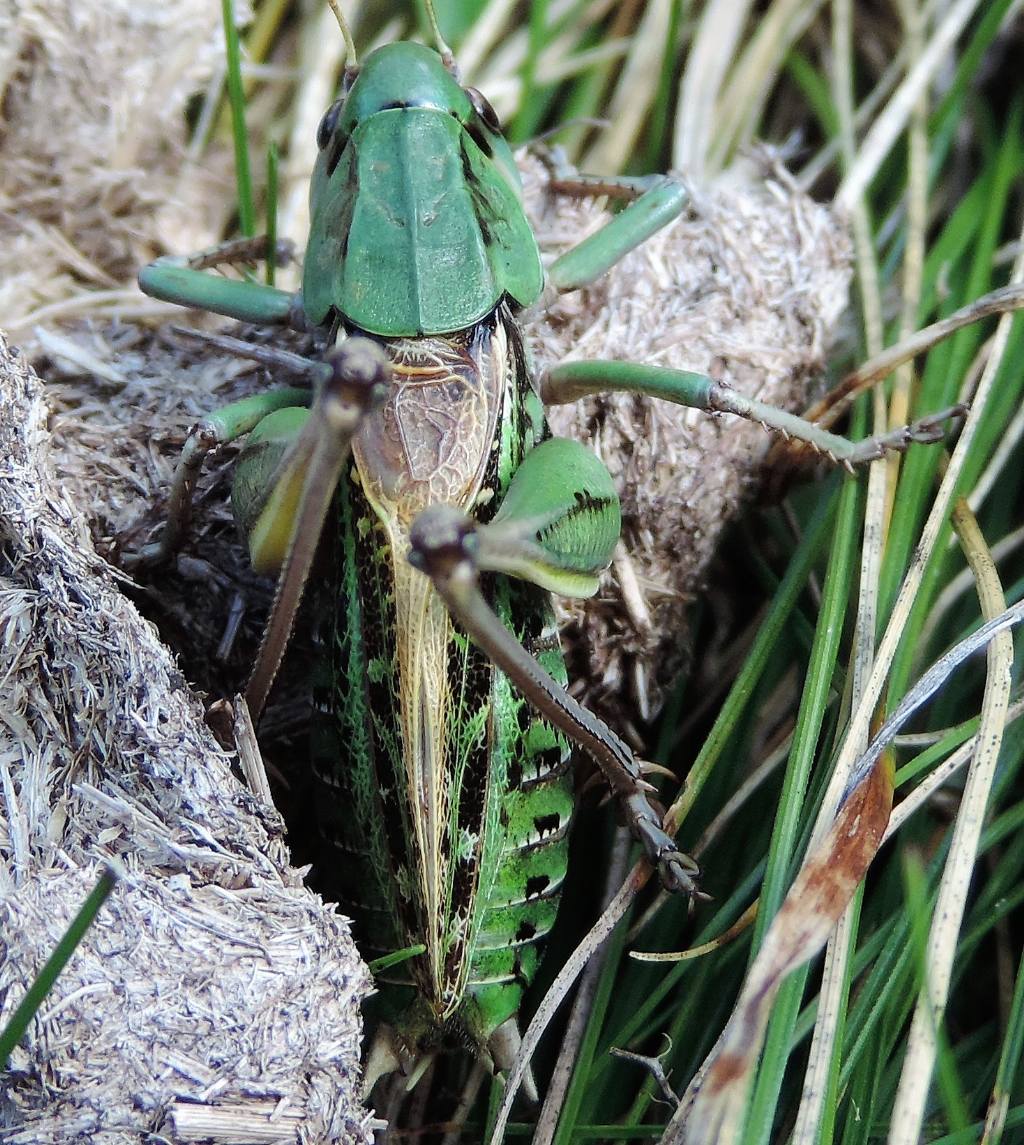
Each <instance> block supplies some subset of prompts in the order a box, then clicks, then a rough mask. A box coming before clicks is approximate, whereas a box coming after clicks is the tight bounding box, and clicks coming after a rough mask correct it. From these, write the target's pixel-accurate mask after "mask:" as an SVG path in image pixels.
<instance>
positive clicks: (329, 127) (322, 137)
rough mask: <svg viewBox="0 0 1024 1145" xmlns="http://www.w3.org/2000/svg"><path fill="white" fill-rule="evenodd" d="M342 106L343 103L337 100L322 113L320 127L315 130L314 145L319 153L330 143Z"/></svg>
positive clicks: (341, 100)
mask: <svg viewBox="0 0 1024 1145" xmlns="http://www.w3.org/2000/svg"><path fill="white" fill-rule="evenodd" d="M344 106H345V101H344V100H343V99H337V100H335V101H334V103H332V104H331V106H330V107H329V108H328V109H327V110H326V111H325V112H324V117H323V119H321V120H320V126H319V127H318V128H317V129H316V145H317V147H318V148H319V149H320V150H321V151H323V149H324V148H325V147H326V146H327V144H328V143H329V142H330V139H331V136H332V135H333V134H334V129H335V128H336V127H337V126H338V116H340V115H341V109H342V108H343V107H344Z"/></svg>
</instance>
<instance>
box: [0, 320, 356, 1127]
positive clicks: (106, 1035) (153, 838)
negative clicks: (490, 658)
mask: <svg viewBox="0 0 1024 1145" xmlns="http://www.w3.org/2000/svg"><path fill="white" fill-rule="evenodd" d="M0 368H2V376H0V382H2V384H0V459H2V460H0V530H2V533H0V542H2V546H3V547H2V550H0V586H2V587H0V593H2V596H0V631H2V641H0V649H2V652H0V917H2V923H0V1003H2V1004H0V1022H2V1021H4V1020H5V1018H6V1016H8V1015H9V1014H10V1012H11V1010H12V1009H13V1007H14V1005H16V1004H17V1002H18V1001H19V1000H20V998H21V996H22V994H23V992H24V989H25V987H26V985H27V983H28V981H29V980H30V977H31V976H32V975H33V974H34V973H35V971H37V970H38V969H39V967H40V966H41V965H42V963H43V961H44V960H45V958H46V957H47V956H48V954H49V953H50V951H51V950H52V948H53V946H54V945H55V943H56V942H57V940H58V938H59V937H60V935H61V933H62V932H63V930H64V928H65V926H66V925H67V923H68V921H69V920H70V918H71V917H72V915H73V914H74V912H75V910H76V909H77V908H78V906H79V905H80V904H81V902H82V900H83V899H84V898H85V896H86V894H87V893H88V891H89V889H90V888H91V886H92V884H93V883H94V881H95V878H96V874H97V872H98V870H99V868H100V866H101V865H102V864H103V862H104V861H105V860H106V859H107V858H109V857H115V858H116V859H117V860H119V862H120V863H121V865H122V866H123V867H124V868H125V871H126V877H125V878H124V879H123V880H122V882H121V883H120V884H119V886H118V887H117V889H115V891H114V894H113V895H112V897H111V899H110V900H109V901H108V903H107V905H106V906H105V908H104V909H103V912H102V913H101V915H100V918H99V920H98V922H97V924H96V925H95V926H94V928H93V929H92V930H91V931H90V932H89V934H88V935H87V936H86V939H85V941H84V942H83V944H82V946H81V947H80V948H79V950H78V951H77V952H76V954H75V956H74V957H73V959H72V961H71V963H70V964H69V966H68V968H67V970H66V971H65V973H64V974H63V975H62V977H61V978H60V979H59V981H58V983H57V986H56V988H55V991H54V992H53V993H52V994H51V996H50V998H49V999H48V1000H47V1003H46V1004H45V1006H44V1009H43V1011H42V1012H41V1013H40V1014H39V1015H38V1016H37V1018H36V1019H35V1020H34V1022H33V1025H32V1029H31V1034H30V1037H29V1039H27V1044H25V1045H24V1046H22V1047H19V1049H18V1051H17V1053H16V1055H15V1057H14V1060H13V1061H12V1068H11V1070H10V1072H9V1073H8V1074H7V1075H6V1077H5V1081H4V1086H3V1089H2V1100H0V1139H2V1140H3V1141H4V1142H5V1143H10V1145H29V1143H32V1145H35V1143H37V1142H42V1141H47V1142H54V1143H59V1142H71V1141H81V1140H83V1139H88V1140H90V1141H93V1142H97V1143H102V1145H113V1143H115V1142H116V1143H120V1142H125V1143H128V1142H137V1141H138V1140H140V1139H141V1138H143V1137H144V1136H145V1135H147V1134H149V1133H156V1132H160V1133H162V1134H163V1135H164V1136H165V1138H166V1139H168V1140H172V1141H181V1142H185V1141H198V1140H203V1141H224V1142H228V1141H279V1140H294V1141H298V1140H317V1141H319V1140H325V1141H330V1140H343V1141H357V1140H367V1139H368V1129H367V1121H368V1115H367V1114H366V1112H365V1111H364V1110H363V1109H362V1108H361V1107H360V1105H359V1103H358V1099H357V1093H358V1081H359V1066H358V1056H359V1036H360V1024H359V1017H358V1000H359V998H360V997H361V996H362V995H363V994H364V993H365V992H366V990H367V989H368V987H369V979H368V975H367V973H366V970H365V967H364V966H363V964H362V962H361V961H360V959H359V957H358V955H357V953H356V952H355V949H354V947H353V945H352V943H351V940H350V939H349V937H348V933H347V927H346V925H345V923H344V920H342V919H340V918H339V917H338V916H337V915H335V914H334V913H333V911H332V910H331V909H330V908H329V907H328V906H325V905H324V904H323V903H322V902H321V901H320V900H319V899H318V898H317V897H316V896H315V895H313V894H312V893H311V892H310V891H308V890H307V889H306V888H305V887H304V886H303V885H302V880H301V877H300V873H299V872H297V871H295V870H294V869H292V868H291V867H290V866H289V865H288V858H287V856H288V852H287V848H286V846H285V843H284V839H283V831H282V823H281V820H280V817H279V816H278V814H277V812H276V811H274V809H273V808H271V807H269V806H268V805H266V804H265V803H262V802H260V801H259V800H258V799H257V798H256V797H255V796H254V795H252V794H251V793H250V792H249V791H247V790H246V788H245V787H244V786H243V785H242V784H241V783H240V782H239V781H238V780H237V779H236V778H235V776H234V774H233V773H232V770H231V766H230V760H229V758H228V757H227V756H226V755H225V754H224V753H223V752H222V751H220V750H219V748H218V747H217V745H216V743H215V742H214V740H213V738H212V736H211V735H210V733H209V731H208V729H207V728H206V726H205V724H204V722H203V711H202V707H201V705H199V704H198V703H197V701H196V699H195V697H194V696H193V694H192V693H191V691H190V690H189V688H188V687H187V685H186V683H185V680H184V678H183V677H182V675H181V673H180V671H179V670H178V668H177V666H176V664H175V662H174V659H173V657H172V656H171V654H170V653H169V652H168V650H167V648H166V647H165V646H164V645H163V644H162V643H161V642H160V640H159V638H158V636H157V634H156V632H155V631H154V629H153V627H152V626H151V625H150V624H148V623H147V622H146V621H144V620H143V619H142V618H141V617H140V616H139V614H138V612H137V610H136V608H135V606H134V605H133V604H131V603H130V602H129V601H128V600H127V599H126V597H125V596H124V595H123V594H122V593H121V591H120V590H119V587H118V584H117V581H116V579H115V576H114V574H113V571H112V570H111V568H110V567H109V566H108V565H107V564H106V563H105V562H104V561H102V560H101V559H100V558H98V557H97V556H96V554H95V552H94V550H93V546H92V543H91V540H90V537H89V532H88V528H87V525H86V521H85V519H84V516H83V514H82V511H81V508H80V506H79V505H77V504H76V503H75V500H74V491H75V490H74V486H73V485H72V484H69V483H66V482H64V481H61V480H58V479H57V478H56V477H55V475H54V470H53V467H52V456H51V443H50V436H49V432H48V430H47V421H48V418H49V410H48V407H47V404H46V401H45V399H44V397H43V394H42V390H41V387H40V385H39V382H38V380H37V379H36V378H35V376H34V375H33V373H32V371H31V370H30V369H29V367H28V366H27V364H26V363H25V362H24V360H23V359H22V358H21V357H20V356H19V355H18V354H17V353H13V352H11V351H10V349H9V347H8V345H7V343H6V341H4V340H3V339H2V338H0Z"/></svg>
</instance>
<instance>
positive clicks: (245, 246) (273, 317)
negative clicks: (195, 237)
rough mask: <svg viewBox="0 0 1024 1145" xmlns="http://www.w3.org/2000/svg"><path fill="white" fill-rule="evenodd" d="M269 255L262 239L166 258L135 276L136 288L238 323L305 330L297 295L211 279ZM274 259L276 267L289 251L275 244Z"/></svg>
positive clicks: (242, 281) (220, 276)
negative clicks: (222, 270)
mask: <svg viewBox="0 0 1024 1145" xmlns="http://www.w3.org/2000/svg"><path fill="white" fill-rule="evenodd" d="M268 252H269V247H268V240H267V238H266V236H263V237H261V238H256V239H240V240H237V241H235V242H229V243H222V244H221V245H220V246H216V247H213V248H212V249H210V250H207V251H202V252H201V253H199V254H194V255H185V256H179V255H166V256H164V257H163V258H158V259H157V260H156V261H155V262H151V263H150V264H149V266H144V267H143V268H142V270H140V271H139V287H140V288H141V289H142V291H143V293H145V294H148V295H150V297H152V298H159V299H161V301H163V302H175V303H177V304H178V305H179V306H190V307H191V308H192V309H194V310H209V311H212V312H213V313H214V314H223V315H224V316H225V317H227V318H235V319H237V320H238V321H239V322H256V323H261V324H270V325H279V326H291V327H293V328H294V329H297V330H304V329H306V325H307V323H306V319H305V314H304V312H303V309H302V296H301V294H292V293H290V292H288V291H287V290H278V289H277V288H276V287H273V286H264V285H263V284H262V283H258V282H246V281H244V280H242V279H233V278H224V277H223V276H222V275H219V274H213V273H210V272H211V271H212V270H213V269H214V268H215V267H218V266H237V265H239V264H240V263H246V262H253V261H255V260H257V259H262V258H266V256H267V254H268ZM274 253H275V255H276V258H277V262H278V264H279V265H280V264H282V263H283V262H285V261H287V258H289V257H290V255H291V247H290V245H289V244H275V246H274Z"/></svg>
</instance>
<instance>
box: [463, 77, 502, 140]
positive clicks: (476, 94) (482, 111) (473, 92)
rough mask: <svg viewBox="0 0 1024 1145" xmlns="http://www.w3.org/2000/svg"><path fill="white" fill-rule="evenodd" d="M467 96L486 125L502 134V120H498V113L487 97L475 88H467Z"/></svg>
mask: <svg viewBox="0 0 1024 1145" xmlns="http://www.w3.org/2000/svg"><path fill="white" fill-rule="evenodd" d="M466 95H468V96H469V100H470V103H472V105H473V110H474V111H475V112H476V113H477V115H479V116H480V118H481V119H482V120H483V121H484V123H485V124H486V125H487V126H488V127H489V128H490V129H491V130H492V131H493V132H495V133H497V134H498V135H500V134H501V120H500V119H498V113H497V112H496V111H495V110H494V108H493V107H491V105H490V102H489V101H488V99H487V97H486V96H485V95H484V94H483V92H481V91H477V89H476V88H475V87H467V88H466Z"/></svg>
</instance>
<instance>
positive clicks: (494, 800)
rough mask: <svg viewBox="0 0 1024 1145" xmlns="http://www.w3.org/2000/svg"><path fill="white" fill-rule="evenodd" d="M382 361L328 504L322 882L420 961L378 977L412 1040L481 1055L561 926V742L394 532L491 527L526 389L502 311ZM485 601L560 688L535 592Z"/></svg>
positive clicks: (521, 426)
mask: <svg viewBox="0 0 1024 1145" xmlns="http://www.w3.org/2000/svg"><path fill="white" fill-rule="evenodd" d="M439 344H440V348H439ZM387 348H388V350H389V352H390V353H391V354H392V359H393V361H394V363H395V366H396V386H395V393H394V395H393V398H392V400H391V401H390V402H389V403H388V405H387V406H385V409H384V411H382V414H381V417H380V424H379V425H378V426H377V427H376V430H375V431H372V432H371V433H370V434H368V435H367V436H366V438H365V441H364V443H363V447H362V450H361V452H360V450H359V449H357V451H356V460H357V466H358V471H357V472H356V473H355V475H354V480H352V481H351V482H349V483H346V487H345V488H344V489H343V490H342V491H341V494H340V496H339V518H340V519H339V536H338V542H337V544H338V551H337V553H336V565H335V567H336V568H337V570H338V575H339V585H338V589H337V593H336V599H335V601H334V604H333V608H332V610H331V611H332V612H333V614H334V617H335V625H334V629H333V632H332V634H331V635H330V637H329V639H328V648H327V650H326V651H327V656H328V661H329V670H330V680H331V684H330V689H329V690H330V693H331V695H330V697H329V698H328V697H327V696H326V694H325V695H324V696H322V697H321V704H320V706H321V708H322V709H329V710H323V711H322V718H321V721H320V722H321V731H320V735H319V743H318V745H317V749H316V751H315V766H316V769H317V772H318V776H319V778H320V780H321V787H320V796H319V800H320V808H319V813H320V819H321V823H322V826H323V830H324V834H325V840H326V842H327V850H328V857H327V862H328V863H329V866H330V869H329V870H325V872H324V874H325V876H326V878H325V881H326V882H327V883H328V885H329V886H330V887H331V889H332V892H333V890H334V887H335V886H336V887H337V893H338V895H339V897H340V899H341V902H342V906H343V908H344V909H345V910H346V911H348V912H350V913H351V914H352V915H353V917H354V919H355V921H356V926H357V933H356V937H357V940H358V941H359V942H360V945H361V948H362V949H363V952H364V954H365V955H366V956H367V958H370V959H373V958H377V957H380V956H382V955H385V954H389V953H392V952H394V951H396V950H400V949H404V948H406V947H410V946H414V945H418V944H422V945H423V946H424V947H425V948H426V949H425V952H424V953H423V954H420V955H416V956H414V957H412V958H410V959H408V960H407V961H405V962H404V963H402V964H400V965H399V966H396V967H394V968H393V969H392V970H391V971H388V972H386V973H385V974H384V975H383V976H382V979H381V980H379V985H380V987H381V991H382V998H381V1002H382V1003H383V1004H384V1008H385V1009H389V1010H393V1011H394V1010H401V1009H403V1008H405V1007H406V1004H407V1003H410V1002H411V1007H410V1008H409V1011H408V1014H407V1015H406V1016H405V1017H404V1018H403V1017H400V1016H398V1015H396V1014H392V1015H391V1021H392V1022H394V1023H396V1024H401V1023H403V1022H404V1023H405V1025H406V1026H407V1028H406V1029H405V1030H404V1031H402V1032H404V1033H405V1034H406V1036H407V1037H408V1039H409V1040H410V1041H411V1042H420V1043H424V1042H429V1040H431V1038H432V1037H433V1036H436V1035H437V1034H438V1032H439V1030H440V1028H441V1027H444V1026H446V1025H448V1024H449V1023H450V1022H454V1023H455V1024H456V1025H458V1026H461V1027H462V1028H463V1029H464V1030H465V1031H466V1032H468V1033H469V1034H470V1035H471V1036H472V1037H474V1038H475V1039H476V1040H478V1041H480V1042H485V1041H486V1040H487V1038H488V1037H489V1035H490V1034H491V1033H492V1032H493V1030H494V1029H495V1028H496V1027H497V1026H499V1025H500V1024H501V1023H502V1022H503V1021H505V1019H507V1018H508V1017H510V1016H512V1015H513V1014H514V1013H515V1012H516V1010H517V1009H518V1006H519V1001H520V998H521V995H522V991H523V989H524V988H525V987H526V985H528V983H529V981H530V980H531V978H532V977H533V974H534V971H535V969H536V964H537V960H538V954H537V946H536V943H537V941H538V940H539V939H540V938H542V937H543V936H544V935H545V934H546V933H547V931H548V930H549V929H550V928H551V925H552V924H553V922H554V916H555V912H556V909H557V902H558V892H559V888H560V886H561V883H562V880H563V877H564V874H565V865H566V850H567V839H566V836H567V831H568V826H569V820H570V817H571V813H572V797H571V790H570V786H571V784H570V777H569V775H568V770H567V768H568V748H567V745H566V743H565V741H564V740H563V739H562V738H561V737H560V736H559V735H557V734H556V733H555V732H554V731H553V730H552V729H551V728H550V726H549V725H548V724H547V723H545V722H544V721H543V720H541V719H540V718H538V717H537V716H536V715H535V714H534V713H533V711H532V710H531V709H530V708H529V706H528V705H527V704H526V703H525V702H524V701H523V700H522V698H521V697H520V696H519V695H518V694H517V693H515V692H514V691H513V690H512V688H511V687H510V685H509V683H508V681H507V680H506V679H505V678H504V676H502V675H501V673H499V672H497V671H495V670H494V669H493V667H492V666H491V664H490V662H489V661H488V660H487V659H486V657H485V656H484V655H483V654H482V653H481V652H479V651H478V650H477V649H476V647H475V646H473V645H472V644H470V643H469V641H468V640H467V638H466V637H465V636H464V635H463V634H462V633H461V632H459V631H457V630H456V629H455V627H454V626H453V624H452V622H451V621H450V619H449V617H448V614H447V611H446V610H445V609H444V606H443V604H442V603H441V601H440V600H439V599H438V598H437V597H436V595H435V594H434V592H433V590H432V589H431V588H430V587H429V583H428V582H427V581H426V578H424V577H423V576H422V575H421V574H420V573H418V572H416V571H415V570H413V569H411V568H410V567H409V566H408V563H407V561H406V559H405V544H406V542H405V538H406V537H407V531H408V525H409V524H410V523H411V520H412V519H413V518H414V517H415V515H416V513H417V512H418V511H419V509H420V508H422V507H424V506H425V504H428V503H431V502H432V501H436V500H444V501H448V502H450V503H454V504H460V505H461V506H462V507H463V508H466V509H470V510H474V507H475V515H477V516H478V517H479V518H481V519H486V518H489V517H490V516H492V515H493V513H494V511H495V509H496V508H497V506H498V504H500V500H501V496H502V494H503V492H504V489H505V488H506V487H507V484H508V480H509V478H510V476H511V473H512V472H514V469H515V467H516V465H518V463H519V461H520V460H521V457H522V455H523V452H524V451H525V449H526V448H528V447H529V446H530V445H532V444H533V440H534V437H535V431H534V428H533V426H532V425H531V424H528V423H527V419H526V415H525V413H524V408H525V399H526V397H527V395H526V394H524V393H523V392H522V388H523V387H525V386H528V381H527V379H526V376H525V370H524V369H523V364H522V354H521V349H520V347H519V342H518V332H517V331H516V330H515V328H514V327H512V326H511V325H510V324H509V323H508V321H507V319H506V318H505V316H504V315H502V314H501V313H500V312H499V314H498V315H497V316H495V317H493V318H492V319H491V320H490V322H489V323H488V324H485V325H483V326H481V327H478V328H477V329H476V330H474V331H472V332H468V333H465V334H463V335H459V336H451V337H448V338H446V339H444V340H441V339H431V340H430V341H429V343H428V344H427V345H426V346H423V344H422V343H421V342H416V343H413V342H409V341H404V342H401V343H389V344H387ZM442 351H443V352H444V355H446V357H444V360H443V362H441V367H443V368H439V369H438V370H436V371H435V372H434V373H431V369H433V367H435V366H438V364H439V361H440V360H441V359H442ZM426 366H430V367H431V369H427V368H426ZM484 589H485V592H486V593H487V595H488V597H489V598H490V600H491V602H492V604H493V606H494V607H495V608H496V610H497V611H498V614H499V615H500V616H501V617H502V619H503V620H504V621H505V623H506V624H507V625H508V627H509V628H510V629H511V630H512V631H513V632H514V633H515V634H516V636H517V637H518V638H519V639H520V640H521V641H522V642H523V643H524V644H525V645H526V647H527V648H528V649H529V650H530V651H531V652H532V653H533V654H534V655H536V656H538V658H539V659H540V660H541V661H542V663H543V664H544V666H545V667H546V668H547V670H548V671H549V672H551V673H552V674H553V675H554V676H555V677H556V678H557V679H559V680H562V681H564V678H565V670H564V666H563V664H562V660H561V655H560V653H559V651H558V645H557V637H556V635H555V632H554V628H553V622H552V617H551V609H550V603H549V601H548V599H547V595H546V594H545V593H544V592H542V591H541V590H538V589H536V588H534V587H533V586H530V585H526V584H523V583H519V582H511V581H508V580H506V579H505V578H502V577H490V578H485V584H484ZM325 607H326V605H325ZM388 994H390V995H391V998H390V999H389V998H388V997H387V995H388Z"/></svg>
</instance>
